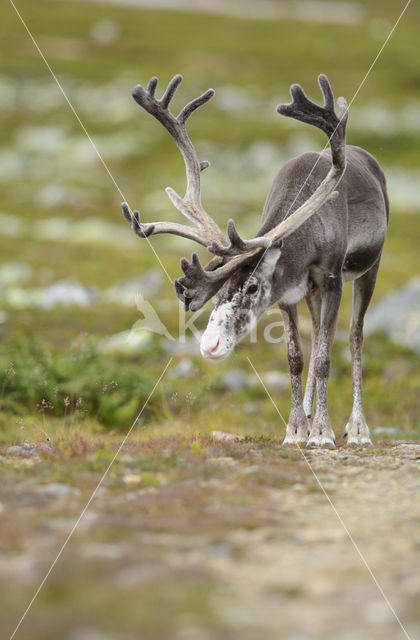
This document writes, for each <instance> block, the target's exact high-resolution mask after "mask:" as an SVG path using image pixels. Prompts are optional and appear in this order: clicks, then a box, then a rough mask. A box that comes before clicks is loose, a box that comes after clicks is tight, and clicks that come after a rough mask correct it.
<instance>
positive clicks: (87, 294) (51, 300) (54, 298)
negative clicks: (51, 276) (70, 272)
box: [39, 280, 100, 309]
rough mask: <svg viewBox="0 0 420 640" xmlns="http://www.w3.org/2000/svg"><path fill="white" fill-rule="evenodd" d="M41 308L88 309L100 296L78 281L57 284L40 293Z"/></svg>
mask: <svg viewBox="0 0 420 640" xmlns="http://www.w3.org/2000/svg"><path fill="white" fill-rule="evenodd" d="M39 293H40V300H39V306H40V307H41V308H43V309H51V308H53V307H56V306H60V305H76V306H79V307H88V306H89V305H91V304H92V303H93V302H95V301H96V300H97V299H98V298H99V297H100V296H99V292H97V291H96V289H94V288H93V287H87V286H85V285H83V284H81V283H80V282H77V281H76V280H62V281H61V282H55V283H54V284H52V285H50V286H49V287H45V289H43V290H41V291H40V292H39Z"/></svg>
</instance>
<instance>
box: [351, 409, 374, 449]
mask: <svg viewBox="0 0 420 640" xmlns="http://www.w3.org/2000/svg"><path fill="white" fill-rule="evenodd" d="M344 436H345V437H347V446H348V447H372V446H373V445H372V440H371V439H370V433H369V427H368V426H367V424H366V421H365V419H364V417H363V416H362V417H354V418H353V416H351V417H350V420H349V421H348V423H347V424H346V429H345V431H344Z"/></svg>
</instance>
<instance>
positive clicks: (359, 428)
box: [344, 258, 379, 446]
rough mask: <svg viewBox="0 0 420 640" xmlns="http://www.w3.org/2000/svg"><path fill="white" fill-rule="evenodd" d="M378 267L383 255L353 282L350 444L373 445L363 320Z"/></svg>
mask: <svg viewBox="0 0 420 640" xmlns="http://www.w3.org/2000/svg"><path fill="white" fill-rule="evenodd" d="M378 268H379V258H378V260H377V262H376V263H375V264H374V265H373V267H371V268H370V269H369V271H367V272H366V273H365V274H363V275H362V276H360V278H358V279H357V280H355V281H354V282H353V316H352V321H351V328H350V353H351V363H352V385H353V409H352V412H351V416H350V419H349V421H348V423H347V426H346V430H345V432H344V435H345V436H347V444H348V445H349V446H359V445H371V444H372V441H371V439H370V433H369V427H368V425H367V423H366V418H365V415H364V412H363V406H362V344H363V321H364V317H365V313H366V311H367V308H368V306H369V303H370V301H371V298H372V294H373V290H374V288H375V283H376V276H377V274H378Z"/></svg>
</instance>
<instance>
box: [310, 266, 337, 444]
mask: <svg viewBox="0 0 420 640" xmlns="http://www.w3.org/2000/svg"><path fill="white" fill-rule="evenodd" d="M342 287H343V285H342V276H341V269H340V272H339V273H338V274H336V275H330V276H329V277H328V279H327V281H326V284H325V288H324V291H323V294H322V302H321V319H320V327H319V335H318V342H317V345H316V356H315V367H314V371H315V378H316V411H315V416H314V419H313V421H312V426H311V432H310V434H309V439H308V447H325V448H330V449H333V448H334V447H335V436H334V431H333V430H332V428H331V423H330V419H329V417H328V408H327V391H328V377H329V373H330V357H331V348H332V344H333V340H334V333H335V325H336V322H337V315H338V309H339V306H340V302H341V293H342Z"/></svg>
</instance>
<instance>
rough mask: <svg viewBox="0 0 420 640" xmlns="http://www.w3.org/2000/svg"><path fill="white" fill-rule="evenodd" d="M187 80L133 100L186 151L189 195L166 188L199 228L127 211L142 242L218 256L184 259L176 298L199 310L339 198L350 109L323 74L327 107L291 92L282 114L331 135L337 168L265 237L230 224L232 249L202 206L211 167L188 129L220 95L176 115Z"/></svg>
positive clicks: (140, 92)
mask: <svg viewBox="0 0 420 640" xmlns="http://www.w3.org/2000/svg"><path fill="white" fill-rule="evenodd" d="M181 80H182V76H180V75H177V76H175V77H174V78H172V80H171V81H170V83H169V84H168V87H167V89H166V91H165V93H164V95H163V96H162V98H161V99H160V100H158V99H157V98H156V97H155V92H156V87H157V82H158V81H157V78H152V79H151V80H150V81H149V84H148V87H147V89H144V88H143V87H142V86H141V85H137V86H136V87H135V88H134V90H133V97H134V99H135V100H136V102H137V103H138V104H139V105H140V106H141V107H143V108H144V109H145V110H146V111H147V112H148V113H150V114H151V115H152V116H154V117H155V118H156V119H157V120H159V122H161V123H162V124H163V126H164V127H165V129H167V131H168V132H169V133H170V135H171V136H172V137H173V139H174V140H175V142H176V144H177V146H178V147H179V149H180V151H181V153H182V156H183V158H184V162H185V168H186V174H187V190H186V193H185V196H184V198H181V197H180V196H179V195H178V194H177V193H176V192H175V191H174V190H173V189H171V188H170V187H168V188H167V189H166V192H167V194H168V196H169V197H170V199H171V200H172V202H173V204H174V205H175V207H176V208H177V209H179V211H181V212H182V213H183V214H184V215H185V216H186V217H187V218H188V219H189V220H191V222H193V223H194V224H195V225H196V227H189V226H187V225H181V224H177V223H172V222H153V223H142V222H141V221H140V215H139V213H138V211H134V212H133V213H131V212H130V209H129V207H128V205H127V204H126V203H123V205H122V208H123V213H124V217H125V218H126V220H127V222H128V223H129V224H130V226H131V228H132V229H133V231H134V232H135V233H136V234H137V235H138V236H140V237H142V238H147V237H148V236H150V235H153V234H157V233H172V234H175V235H179V236H183V237H185V238H189V239H190V240H194V241H195V242H198V243H199V244H202V245H204V246H205V247H207V249H208V250H209V251H210V252H211V253H213V254H215V256H216V257H215V258H213V259H212V260H211V261H210V262H209V264H208V265H207V266H206V267H204V268H203V267H202V265H201V264H200V260H199V258H198V255H197V254H196V253H194V254H193V256H192V260H191V262H189V261H188V260H186V259H185V258H183V259H182V261H181V268H182V270H183V272H184V276H183V277H181V278H178V279H177V280H176V281H175V291H176V295H177V296H178V298H179V299H180V300H181V301H182V302H183V303H184V305H185V308H186V309H191V310H192V311H196V310H197V309H199V308H200V307H201V306H203V304H205V302H207V300H209V299H210V298H211V297H212V296H213V295H214V294H215V293H216V292H217V291H218V289H219V288H220V287H221V286H222V284H223V283H224V282H225V281H226V280H227V279H228V278H229V277H230V276H231V275H232V274H233V273H234V272H235V271H236V270H237V269H238V268H239V267H241V266H243V265H245V264H248V263H250V262H252V261H253V260H254V259H255V258H256V257H257V256H259V255H261V253H262V252H263V251H265V250H267V249H268V248H269V247H270V246H271V245H273V244H275V243H278V242H279V241H280V240H281V239H282V238H285V237H286V236H288V235H290V234H291V233H293V232H294V231H295V230H296V229H297V228H298V227H300V226H301V225H302V224H303V223H304V222H305V221H306V220H307V219H308V218H309V217H310V216H311V215H313V214H314V213H315V212H316V211H317V210H318V209H319V208H320V207H321V206H322V205H323V204H324V203H325V202H327V201H328V200H329V199H331V198H333V197H335V195H336V192H334V189H335V187H336V186H337V184H338V182H339V180H340V178H341V176H342V174H343V172H344V169H345V148H346V139H345V138H346V123H347V111H348V108H347V103H346V101H345V100H344V98H339V99H338V101H337V104H338V108H339V114H338V116H337V115H336V113H335V111H334V96H333V93H332V90H331V87H330V84H329V82H328V79H327V77H326V76H324V75H320V76H319V78H318V83H319V85H320V88H321V90H322V93H323V95H324V104H323V106H322V107H321V106H320V105H317V104H315V103H314V102H312V101H311V100H309V99H308V98H307V97H306V95H305V93H304V91H303V89H302V88H301V87H300V86H299V85H297V84H295V85H292V87H291V89H290V92H291V95H292V99H293V101H292V103H290V104H281V105H279V106H278V107H277V111H278V113H280V114H282V115H285V116H288V117H291V118H295V119H297V120H301V121H302V122H306V123H308V124H312V125H313V126H315V127H318V128H319V129H321V130H322V131H324V132H325V133H326V134H327V136H328V137H329V142H330V146H331V155H332V167H331V169H330V171H329V172H328V175H327V176H326V178H325V179H324V180H323V181H322V182H321V184H320V185H319V186H318V188H317V189H316V190H315V192H314V193H313V194H312V195H311V196H310V197H309V198H308V200H307V201H306V202H305V203H304V204H303V205H301V206H300V207H299V208H298V209H297V210H296V211H294V212H293V213H292V214H291V215H290V216H289V217H287V218H286V219H285V220H283V221H282V222H280V223H279V224H278V225H277V226H276V227H275V228H274V229H271V230H270V231H268V232H267V233H265V234H264V235H263V236H258V237H256V238H253V239H251V240H243V239H242V238H241V236H240V235H239V233H238V232H237V230H236V228H235V224H234V222H233V220H229V222H228V226H227V236H228V239H229V242H230V244H228V245H227V244H226V239H225V237H224V235H223V233H222V231H221V230H220V228H219V227H218V225H217V224H216V223H215V221H214V220H213V219H212V218H211V217H210V216H209V215H208V214H207V213H206V211H205V210H204V208H203V206H202V204H201V183H200V173H201V171H203V169H205V168H206V167H208V166H209V163H208V162H199V160H198V158H197V154H196V151H195V149H194V146H193V144H192V142H191V140H190V138H189V137H188V134H187V131H186V128H185V125H186V122H187V120H188V118H189V117H190V116H191V114H192V113H193V112H194V111H195V110H196V109H197V108H198V107H200V106H201V105H203V104H205V103H206V102H208V101H209V100H210V99H211V98H212V96H213V95H214V91H213V89H209V90H208V91H206V92H205V93H203V94H202V95H201V96H199V97H198V98H195V99H194V100H192V101H191V102H189V103H188V104H187V105H186V106H185V107H184V108H183V109H182V110H181V112H180V113H179V115H178V116H177V117H175V116H173V114H172V113H171V112H170V111H169V105H170V102H171V100H172V98H173V97H174V95H175V92H176V90H177V88H178V86H179V84H180V82H181Z"/></svg>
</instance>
